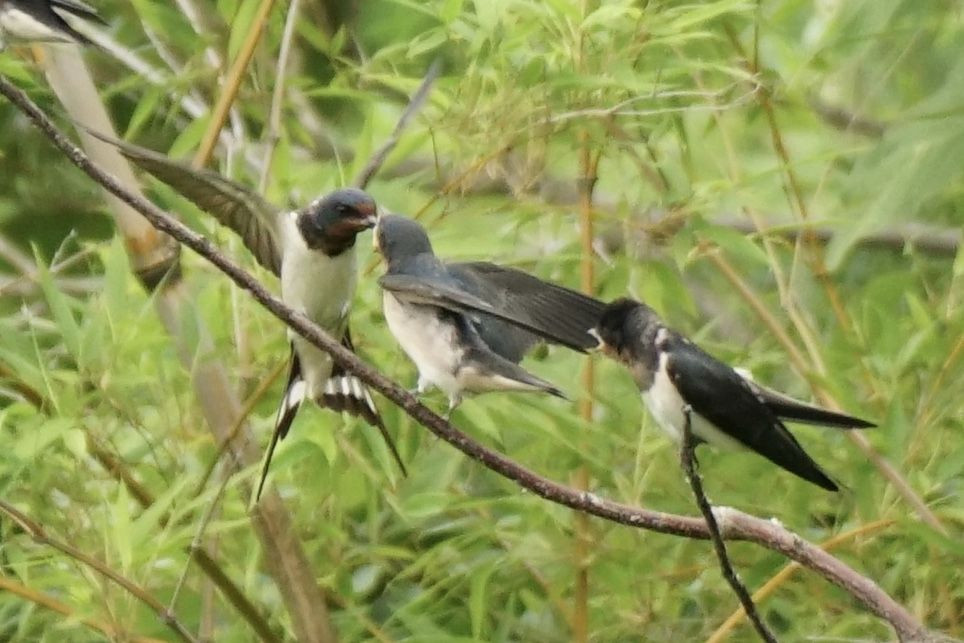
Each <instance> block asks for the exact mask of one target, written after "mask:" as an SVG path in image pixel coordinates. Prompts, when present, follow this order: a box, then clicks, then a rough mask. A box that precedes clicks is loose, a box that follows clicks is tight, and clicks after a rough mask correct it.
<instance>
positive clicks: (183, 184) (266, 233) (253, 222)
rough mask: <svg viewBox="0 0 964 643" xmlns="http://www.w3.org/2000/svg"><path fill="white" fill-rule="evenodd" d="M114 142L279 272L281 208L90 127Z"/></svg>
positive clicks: (202, 171) (207, 172)
mask: <svg viewBox="0 0 964 643" xmlns="http://www.w3.org/2000/svg"><path fill="white" fill-rule="evenodd" d="M91 134H92V135H94V136H96V137H97V138H99V139H101V140H103V141H106V142H108V143H110V144H112V145H115V146H116V147H117V148H118V149H120V151H121V153H122V154H123V155H124V156H126V157H127V158H128V159H130V160H131V161H132V162H134V163H135V164H137V165H138V166H139V167H140V168H141V169H143V170H146V171H147V172H149V173H150V174H151V175H153V176H154V178H156V179H158V180H159V181H162V182H164V183H166V184H167V185H169V186H170V187H172V188H173V189H175V190H176V191H177V192H178V193H180V194H181V195H182V196H183V197H185V198H187V199H189V200H190V201H191V202H192V203H194V205H196V206H197V207H199V208H201V209H202V210H204V211H205V212H207V213H208V214H210V215H212V216H213V217H214V218H215V219H217V220H218V221H219V222H221V223H222V224H224V225H226V226H228V227H229V228H231V229H232V230H234V231H235V232H236V233H237V234H238V235H239V236H240V237H241V240H242V241H243V242H244V245H246V246H247V247H248V249H249V250H250V251H251V253H252V254H253V255H254V257H255V259H257V261H258V263H260V264H261V265H262V266H264V267H265V268H267V269H268V270H270V271H271V272H273V273H274V274H276V275H278V274H280V273H281V238H280V230H279V229H278V226H279V219H280V217H281V216H282V212H281V210H279V209H278V208H276V207H275V206H273V205H271V204H270V203H268V202H267V201H265V200H264V199H263V198H261V196H259V195H258V194H256V193H254V192H252V191H251V190H248V189H247V188H245V187H243V186H241V185H239V184H237V183H235V182H234V181H231V180H228V179H226V178H224V177H223V176H221V175H220V174H218V173H217V172H213V171H211V170H205V169H195V168H193V167H191V166H190V165H188V164H187V163H184V162H181V161H176V160H174V159H171V158H168V157H167V156H165V155H163V154H159V153H157V152H155V151H153V150H149V149H147V148H144V147H140V146H138V145H133V144H131V143H127V142H124V141H118V140H116V139H113V138H111V137H108V136H104V135H103V134H100V133H97V132H93V131H91Z"/></svg>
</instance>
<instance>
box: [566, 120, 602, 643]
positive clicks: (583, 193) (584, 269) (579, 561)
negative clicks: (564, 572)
mask: <svg viewBox="0 0 964 643" xmlns="http://www.w3.org/2000/svg"><path fill="white" fill-rule="evenodd" d="M580 139H581V140H580V162H579V165H580V171H581V174H582V176H581V177H580V178H579V281H580V284H579V285H580V287H581V289H582V291H583V292H584V293H586V294H587V295H590V296H592V294H593V291H594V289H595V281H596V270H595V268H596V261H595V256H596V251H595V250H594V249H593V240H594V238H595V234H594V227H595V226H594V225H593V224H594V221H593V191H594V190H595V189H596V183H597V182H598V180H599V172H598V170H599V159H600V157H601V156H602V152H601V151H597V152H594V150H592V148H591V147H590V141H589V134H588V132H586V131H585V130H583V131H582V132H581V133H580ZM595 383H596V374H595V363H594V362H593V356H592V355H587V356H586V362H585V365H584V366H583V371H582V389H583V391H582V392H583V395H582V397H580V398H579V416H580V417H581V418H582V419H583V421H585V422H587V423H591V422H592V413H593V400H594V399H595V397H596V395H595V390H596V387H595ZM583 446H586V445H585V444H584V445H583ZM573 482H574V484H575V486H576V488H577V489H581V490H587V489H588V488H589V470H588V469H587V468H586V466H585V465H582V466H580V467H579V468H578V469H576V472H575V474H574V476H573ZM575 540H576V543H575V545H576V546H575V549H576V587H575V591H574V592H573V599H572V602H573V609H572V639H573V641H577V642H581V643H584V642H585V641H588V640H589V562H590V560H591V551H592V532H591V527H590V524H589V519H588V516H586V514H584V513H582V512H577V513H576V515H575Z"/></svg>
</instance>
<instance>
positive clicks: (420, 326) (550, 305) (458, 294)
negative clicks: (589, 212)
mask: <svg viewBox="0 0 964 643" xmlns="http://www.w3.org/2000/svg"><path fill="white" fill-rule="evenodd" d="M375 246H376V248H377V249H378V251H379V252H381V254H382V256H383V257H384V259H385V262H386V264H387V270H386V273H385V274H384V275H383V276H382V277H381V278H379V280H378V283H379V285H380V286H381V287H382V290H383V305H384V314H385V320H386V322H387V323H388V328H389V330H390V331H391V333H392V335H394V337H395V339H396V340H397V341H398V343H399V345H400V346H401V347H402V350H403V351H405V353H406V354H407V355H408V356H409V358H410V359H411V360H412V361H413V362H414V363H415V366H416V367H417V369H418V384H417V387H416V392H417V393H422V392H424V391H426V390H427V389H429V388H430V387H432V386H435V387H438V388H439V389H441V390H442V391H443V392H445V394H446V395H447V396H448V401H449V408H448V413H449V414H451V412H452V411H453V410H454V409H455V408H456V407H457V406H458V405H459V403H460V402H461V401H462V398H463V396H464V395H465V394H466V393H472V394H475V393H484V392H489V391H536V392H543V393H548V394H550V395H555V396H557V397H563V398H564V397H565V395H564V393H563V392H562V391H561V390H560V389H559V388H557V387H556V386H555V385H554V384H552V383H550V382H548V381H546V380H544V379H542V378H540V377H537V376H535V375H533V374H532V373H530V372H528V371H527V370H525V369H524V368H522V367H521V366H519V362H520V361H521V360H522V358H523V356H524V355H525V354H526V352H527V351H528V350H529V349H530V348H531V347H532V346H534V345H535V344H537V343H538V342H539V341H541V340H543V339H544V340H548V341H550V342H553V343H557V344H562V345H564V346H567V347H569V348H571V349H574V350H577V351H585V350H586V349H587V348H590V347H592V346H594V345H595V342H594V341H593V340H592V339H591V338H590V337H589V336H588V335H586V328H588V327H589V326H592V325H595V323H596V321H597V320H598V319H599V315H600V314H601V313H602V310H603V308H604V304H603V303H602V302H599V301H597V300H595V299H593V298H591V297H587V296H586V295H583V294H581V293H578V292H576V291H574V290H570V289H568V288H565V287H562V286H559V285H556V284H553V283H549V282H546V281H543V280H541V279H538V278H537V277H534V276H532V275H530V274H528V273H525V272H523V271H521V270H516V269H514V268H507V267H504V266H499V265H497V264H493V263H488V262H466V263H446V262H443V261H441V260H440V259H439V258H438V257H437V256H436V255H435V253H434V251H433V250H432V244H431V242H430V241H429V238H428V235H427V234H426V232H425V230H424V229H423V228H422V226H421V225H419V224H418V223H417V222H416V221H414V220H412V219H408V218H406V217H402V216H397V215H384V216H382V217H381V218H380V219H379V221H378V225H377V226H376V228H375ZM587 324H588V326H587Z"/></svg>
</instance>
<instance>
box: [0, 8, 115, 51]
mask: <svg viewBox="0 0 964 643" xmlns="http://www.w3.org/2000/svg"><path fill="white" fill-rule="evenodd" d="M65 16H68V17H71V18H80V19H82V20H88V21H91V22H97V23H100V24H102V25H105V26H106V25H107V23H106V22H105V21H104V19H103V18H101V17H100V16H99V15H97V11H96V10H95V9H94V8H93V7H91V6H90V5H88V4H87V3H85V2H80V0H0V49H3V45H4V42H5V41H6V40H7V39H10V40H21V41H24V42H76V43H80V44H84V45H89V44H91V42H90V39H89V38H87V36H85V35H83V34H82V33H80V32H79V31H77V30H76V29H74V28H73V27H72V26H71V25H70V23H69V22H68V21H67V20H65V19H64V17H65Z"/></svg>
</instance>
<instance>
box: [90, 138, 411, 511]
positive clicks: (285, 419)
mask: <svg viewBox="0 0 964 643" xmlns="http://www.w3.org/2000/svg"><path fill="white" fill-rule="evenodd" d="M98 137H99V138H102V139H104V140H107V141H108V142H111V143H113V144H115V145H117V146H118V148H119V149H120V151H121V152H122V153H123V154H124V155H125V156H126V157H127V158H129V159H130V160H131V161H133V162H134V163H136V164H137V165H138V166H140V167H141V168H143V169H145V170H147V171H148V172H149V173H151V174H152V175H153V176H154V177H156V178H157V179H159V180H161V181H163V182H164V183H166V184H168V185H170V186H171V187H172V188H174V189H175V190H177V191H178V192H179V193H181V194H182V195H183V196H185V197H186V198H188V199H190V200H191V201H192V202H193V203H194V204H195V205H197V206H198V207H199V208H201V209H202V210H204V211H206V212H208V213H209V214H211V215H213V216H214V217H215V218H216V219H217V220H218V221H220V222H221V223H222V224H224V225H226V226H228V227H230V228H231V229H232V230H234V231H235V232H237V233H238V234H239V235H240V236H241V239H242V240H243V241H244V244H245V245H246V246H247V247H248V249H249V250H251V252H252V253H253V254H254V257H255V259H257V261H258V263H260V264H261V265H262V266H264V267H265V268H267V269H268V270H270V271H271V272H273V273H274V274H276V275H278V276H279V277H280V278H281V297H282V299H283V300H284V302H285V303H286V304H287V305H289V306H291V307H292V308H294V309H296V310H298V311H300V312H303V313H304V314H305V315H307V316H308V317H309V318H310V319H311V320H312V321H314V322H315V323H317V324H318V325H319V326H321V327H322V328H324V329H325V330H326V331H328V332H329V333H331V334H332V335H334V336H335V337H340V338H341V340H342V345H344V346H345V347H346V348H348V349H349V350H352V351H353V350H354V347H353V345H352V341H351V335H350V333H349V328H348V317H349V312H350V310H351V304H352V299H353V297H354V294H355V286H356V282H357V276H358V271H357V266H356V258H355V238H356V236H357V235H358V234H359V233H361V232H363V231H365V230H368V229H369V228H372V227H373V226H374V225H375V222H376V221H377V219H378V213H379V212H378V207H377V205H376V204H375V201H374V200H373V199H372V197H371V196H369V195H368V194H367V193H365V192H364V191H362V190H359V189H355V188H343V189H340V190H335V191H334V192H331V193H330V194H327V195H325V196H323V197H320V198H318V199H315V200H314V201H312V202H311V203H309V204H308V205H306V206H305V207H303V208H301V209H298V210H294V211H284V210H283V209H281V208H278V207H276V206H274V205H272V204H270V203H268V202H267V201H265V200H264V199H263V198H262V197H261V196H259V195H258V194H257V193H255V192H253V191H251V190H248V189H247V188H244V187H242V186H241V185H239V184H237V183H235V182H233V181H231V180H229V179H226V178H225V177H223V176H221V175H220V174H218V173H217V172H213V171H210V170H197V169H195V168H192V167H191V166H189V165H187V164H186V163H182V162H179V161H175V160H173V159H170V158H168V157H167V156H164V155H163V154H158V153H157V152H154V151H152V150H148V149H145V148H143V147H139V146H136V145H132V144H130V143H125V142H122V141H116V140H113V139H110V138H108V137H104V136H100V135H98ZM288 336H289V338H290V342H291V357H290V359H291V362H290V370H289V375H288V381H287V384H286V386H285V392H284V396H283V397H282V400H281V403H280V405H279V408H278V414H277V419H276V422H275V428H274V432H273V434H272V437H271V442H270V444H269V446H268V452H267V455H266V457H265V461H264V465H263V470H262V476H261V480H260V483H259V485H258V491H257V497H260V495H261V491H262V489H263V487H264V483H265V479H266V476H267V473H268V468H269V466H270V464H271V458H272V455H273V454H274V450H275V447H276V446H277V444H278V441H279V440H281V439H283V438H284V437H285V436H286V435H287V434H288V430H289V429H290V427H291V423H292V422H293V421H294V419H295V416H296V414H297V412H298V409H299V407H300V406H301V403H302V402H303V401H304V400H305V399H306V398H307V399H310V400H314V401H315V403H317V404H318V405H319V406H321V407H327V408H330V409H333V410H336V411H345V412H347V413H349V414H352V415H356V416H360V417H362V418H363V419H365V420H366V421H367V422H368V423H369V424H371V425H373V426H375V427H376V428H378V430H379V431H380V432H381V434H382V437H383V438H384V440H385V442H386V444H387V446H388V448H389V450H390V452H391V454H392V457H393V458H394V459H395V461H396V463H397V464H398V467H399V469H400V470H401V472H402V474H403V475H404V474H406V470H405V465H404V464H403V462H402V459H401V456H400V455H399V453H398V450H397V449H396V447H395V444H394V442H393V441H392V439H391V437H390V436H389V434H388V430H387V429H386V427H385V423H384V422H383V421H382V418H381V415H380V414H379V412H378V409H377V407H376V406H375V403H374V401H373V400H372V397H371V394H370V393H369V391H368V388H367V387H366V386H365V384H364V383H362V382H361V380H359V379H358V378H356V377H355V376H353V375H351V374H350V373H348V372H347V371H345V370H344V369H343V368H342V367H341V366H339V365H338V364H337V363H335V362H334V361H333V360H332V359H331V356H330V355H329V354H328V353H326V352H324V351H323V350H321V349H319V348H317V347H315V346H314V345H312V344H311V343H309V342H308V341H307V340H306V339H304V338H303V337H301V336H300V335H297V334H296V333H294V332H293V331H291V330H289V331H288Z"/></svg>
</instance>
